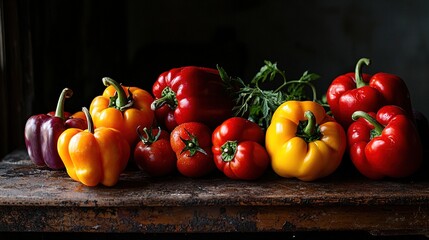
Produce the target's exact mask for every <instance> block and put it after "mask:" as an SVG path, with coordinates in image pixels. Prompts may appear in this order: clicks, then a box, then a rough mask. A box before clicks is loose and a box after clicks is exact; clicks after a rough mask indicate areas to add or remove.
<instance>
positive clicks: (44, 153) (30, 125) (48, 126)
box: [24, 88, 86, 170]
mask: <svg viewBox="0 0 429 240" xmlns="http://www.w3.org/2000/svg"><path fill="white" fill-rule="evenodd" d="M72 95H73V91H72V90H71V89H68V88H64V89H63V90H62V92H61V94H60V97H59V99H58V103H57V108H56V111H55V112H49V113H48V114H38V115H34V116H31V117H30V118H29V119H28V120H27V122H26V124H25V130H24V139H25V145H26V148H27V152H28V155H29V156H30V159H31V160H32V161H33V163H34V164H36V165H38V166H47V167H48V168H51V169H54V170H57V169H63V168H64V164H63V162H62V161H61V158H60V156H59V155H58V152H57V140H58V137H59V136H60V134H61V133H62V132H63V131H64V130H66V129H67V128H70V127H75V128H80V129H85V128H86V124H85V121H84V120H83V119H81V118H72V117H71V116H72V115H71V114H70V113H69V112H64V101H65V99H66V98H70V97H71V96H72Z"/></svg>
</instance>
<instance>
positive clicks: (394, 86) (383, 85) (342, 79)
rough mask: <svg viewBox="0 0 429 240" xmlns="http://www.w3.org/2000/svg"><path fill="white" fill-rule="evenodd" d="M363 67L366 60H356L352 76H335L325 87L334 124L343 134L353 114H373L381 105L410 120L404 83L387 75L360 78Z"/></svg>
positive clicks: (408, 100) (408, 102)
mask: <svg viewBox="0 0 429 240" xmlns="http://www.w3.org/2000/svg"><path fill="white" fill-rule="evenodd" d="M363 64H366V65H369V64H370V60H369V59H367V58H362V59H360V60H359V61H358V63H357V64H356V70H355V72H354V73H347V74H344V75H340V76H338V77H337V78H335V79H334V80H333V82H332V83H331V84H330V86H329V87H328V91H327V95H326V98H327V102H328V104H329V106H330V109H331V111H332V114H333V115H334V118H335V120H336V121H337V122H339V123H340V124H341V125H342V126H343V127H344V128H345V129H346V130H347V128H348V126H350V124H351V123H352V122H353V120H352V118H351V116H352V114H353V113H354V112H355V111H364V112H377V111H378V109H380V108H381V107H382V106H384V105H397V106H400V107H402V108H403V109H404V110H405V111H406V112H407V114H409V115H410V116H412V107H411V99H410V94H409V91H408V88H407V86H406V84H405V82H404V81H403V80H402V79H401V78H399V77H398V76H396V75H394V74H390V73H383V72H379V73H376V74H374V75H372V76H371V75H368V74H361V68H362V65H363Z"/></svg>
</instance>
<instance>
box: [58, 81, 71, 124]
mask: <svg viewBox="0 0 429 240" xmlns="http://www.w3.org/2000/svg"><path fill="white" fill-rule="evenodd" d="M71 96H73V91H72V90H71V89H70V88H64V89H63V91H61V94H60V97H59V98H58V102H57V108H56V109H55V117H59V118H61V119H63V120H64V102H65V99H66V98H71Z"/></svg>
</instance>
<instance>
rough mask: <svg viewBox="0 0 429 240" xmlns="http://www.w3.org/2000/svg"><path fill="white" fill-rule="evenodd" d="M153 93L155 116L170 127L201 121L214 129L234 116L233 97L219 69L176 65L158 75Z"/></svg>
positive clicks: (171, 128)
mask: <svg viewBox="0 0 429 240" xmlns="http://www.w3.org/2000/svg"><path fill="white" fill-rule="evenodd" d="M152 93H153V95H154V96H155V101H154V102H153V103H152V105H151V107H152V109H153V110H155V114H156V119H157V120H158V122H159V124H161V125H163V127H165V128H166V129H168V130H169V131H171V130H173V129H174V127H176V126H177V125H179V124H181V123H185V122H201V123H204V124H206V125H207V126H209V127H210V128H212V129H214V128H215V127H217V126H218V125H219V124H220V123H222V121H224V120H226V119H227V118H229V117H231V116H232V107H233V106H234V105H233V101H232V99H231V97H230V96H229V95H228V93H227V91H226V88H225V86H224V84H223V81H222V79H221V78H220V75H219V71H218V70H216V69H212V68H204V67H195V66H187V67H181V68H173V69H171V70H169V71H166V72H164V73H162V74H161V75H160V76H159V77H158V79H157V80H156V81H155V83H154V85H153V87H152Z"/></svg>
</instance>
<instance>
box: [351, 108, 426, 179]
mask: <svg viewBox="0 0 429 240" xmlns="http://www.w3.org/2000/svg"><path fill="white" fill-rule="evenodd" d="M352 117H353V119H355V120H356V121H355V122H353V123H352V124H351V125H350V127H349V129H348V132H347V136H348V144H349V153H350V158H351V160H352V162H353V164H354V165H355V166H356V168H357V169H358V171H359V172H361V173H362V174H363V175H364V176H366V177H368V178H370V179H381V178H383V177H392V178H401V177H407V176H410V175H412V174H413V173H415V172H416V171H417V170H418V169H419V167H420V166H421V163H422V153H423V150H422V145H421V141H420V137H419V133H418V131H417V128H416V126H415V124H414V122H413V120H412V118H410V117H409V116H408V115H407V114H406V113H405V111H404V110H403V109H402V108H400V107H398V106H393V105H387V106H383V107H382V108H381V109H380V110H379V111H378V112H377V114H375V113H366V112H363V111H356V112H355V113H353V116H352Z"/></svg>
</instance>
